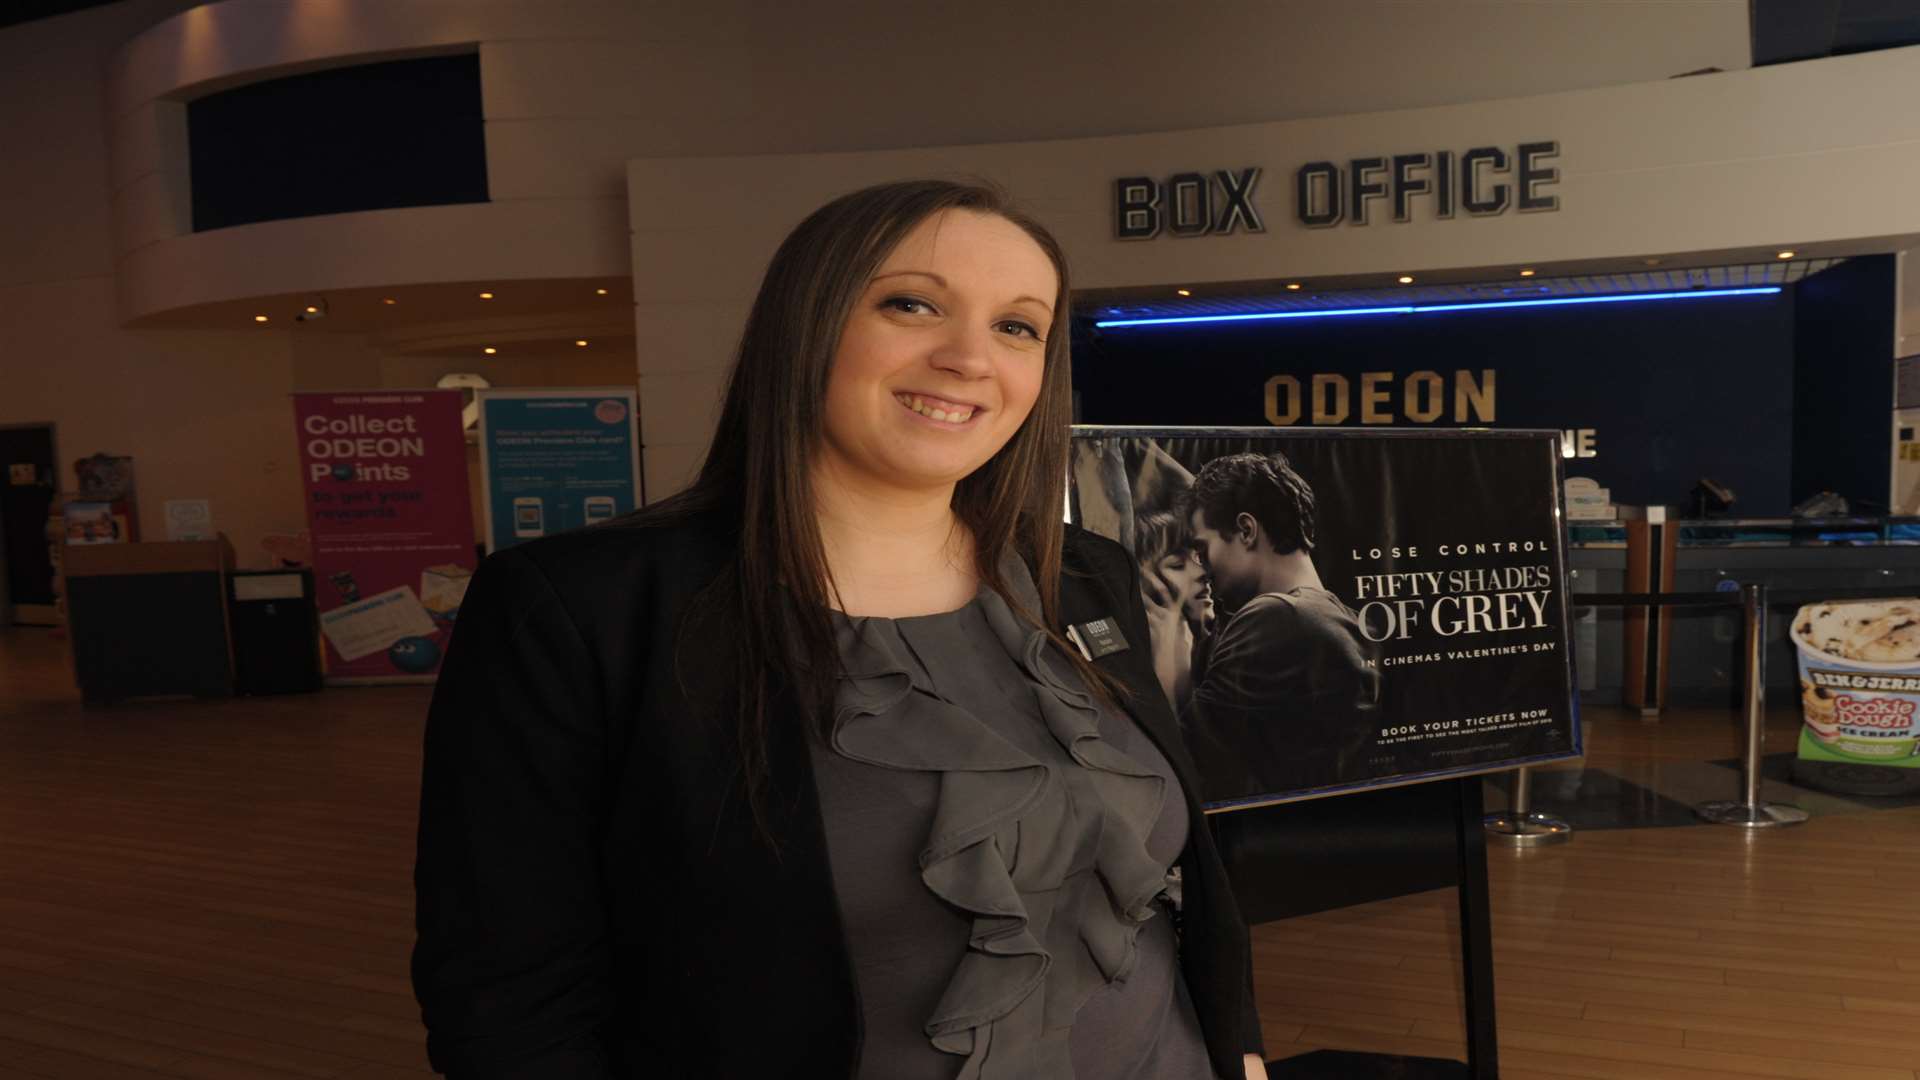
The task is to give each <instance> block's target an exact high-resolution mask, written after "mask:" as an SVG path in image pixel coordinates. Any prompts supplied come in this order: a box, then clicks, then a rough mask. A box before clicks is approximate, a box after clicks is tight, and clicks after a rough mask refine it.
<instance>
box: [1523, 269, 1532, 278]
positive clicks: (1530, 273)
mask: <svg viewBox="0 0 1920 1080" xmlns="http://www.w3.org/2000/svg"><path fill="white" fill-rule="evenodd" d="M1520 276H1521V277H1532V276H1533V271H1532V270H1522V271H1520Z"/></svg>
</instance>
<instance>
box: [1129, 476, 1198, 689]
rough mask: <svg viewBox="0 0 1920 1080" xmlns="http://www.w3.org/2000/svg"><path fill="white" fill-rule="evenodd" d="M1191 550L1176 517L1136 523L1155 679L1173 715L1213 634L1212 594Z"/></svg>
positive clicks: (1193, 680) (1195, 675)
mask: <svg viewBox="0 0 1920 1080" xmlns="http://www.w3.org/2000/svg"><path fill="white" fill-rule="evenodd" d="M1192 546H1193V537H1192V535H1191V534H1190V533H1189V532H1188V531H1187V528H1186V526H1185V525H1184V524H1183V523H1182V522H1181V521H1180V518H1179V517H1178V516H1177V515H1175V514H1172V513H1169V512H1166V511H1161V512H1159V513H1153V514H1142V515H1140V516H1139V517H1137V518H1135V519H1134V524H1133V554H1134V559H1135V561H1137V562H1138V563H1139V564H1140V599H1141V600H1142V601H1143V602H1144V603H1145V605H1146V612H1147V626H1148V630H1149V631H1150V633H1151V634H1152V637H1153V657H1154V674H1155V675H1156V676H1157V677H1158V678H1159V680H1160V688H1161V690H1162V691H1164V692H1165V693H1166V695H1167V700H1168V702H1169V703H1170V704H1171V705H1172V706H1173V710H1174V712H1175V713H1176V714H1178V713H1179V712H1180V710H1181V709H1183V708H1185V707H1186V704H1187V698H1188V697H1189V696H1190V695H1191V694H1192V692H1193V685H1194V684H1195V683H1197V682H1199V681H1200V679H1201V678H1202V677H1204V675H1205V672H1206V662H1207V645H1208V643H1209V641H1210V640H1211V634H1212V633H1213V621H1214V609H1213V590H1212V589H1211V588H1210V587H1209V584H1208V581H1207V570H1206V567H1204V566H1201V565H1200V560H1199V559H1196V558H1194V556H1193V552H1192V550H1191V548H1192Z"/></svg>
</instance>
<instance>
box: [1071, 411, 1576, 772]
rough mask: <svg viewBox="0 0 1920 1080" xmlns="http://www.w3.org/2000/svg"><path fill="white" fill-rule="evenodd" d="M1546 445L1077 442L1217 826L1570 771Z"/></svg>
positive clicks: (1417, 436) (1525, 438)
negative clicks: (1243, 817) (1320, 805)
mask: <svg viewBox="0 0 1920 1080" xmlns="http://www.w3.org/2000/svg"><path fill="white" fill-rule="evenodd" d="M1559 462H1560V448H1559V440H1558V437H1557V433H1554V432H1539V431H1475V432H1404V433H1403V432H1369V431H1347V430H1342V431H1315V432H1306V431H1274V430H1272V429H1263V428H1212V429H1199V428H1143V427H1076V428H1074V440H1073V457H1072V475H1071V481H1070V485H1069V491H1068V507H1067V511H1068V517H1069V518H1070V520H1072V521H1073V522H1074V523H1075V524H1078V525H1081V526H1083V527H1085V528H1087V529H1089V530H1091V531H1093V532H1096V533H1099V534H1101V535H1104V536H1107V537H1110V538H1112V539H1114V540H1117V541H1119V542H1120V544H1121V545H1122V546H1124V547H1126V548H1127V550H1128V551H1130V552H1131V553H1132V554H1133V557H1134V561H1135V562H1136V563H1137V564H1138V566H1139V568H1140V583H1141V600H1142V602H1143V606H1144V608H1145V610H1146V613H1147V622H1148V629H1149V631H1150V635H1151V637H1152V641H1151V642H1150V648H1151V650H1152V654H1153V662H1154V671H1155V674H1156V676H1158V678H1159V681H1160V686H1161V689H1162V691H1164V692H1165V694H1166V695H1167V699H1168V701H1169V703H1170V704H1171V705H1172V706H1173V709H1174V712H1175V714H1176V715H1177V716H1178V717H1179V719H1180V726H1181V731H1182V733H1183V734H1184V736H1185V738H1186V741H1187V746H1188V748H1189V749H1190V750H1191V751H1192V753H1193V757H1194V760H1195V763H1196V764H1197V765H1198V766H1199V770H1200V780H1201V789H1202V796H1203V799H1202V801H1203V802H1204V803H1206V804H1207V806H1208V809H1210V810H1229V809H1243V808H1246V807H1252V806H1260V805H1265V804H1268V803H1272V802H1280V801H1287V800H1292V799H1299V798H1308V797H1315V796H1322V795H1332V794H1338V793H1340V792H1345V791H1353V790H1359V789H1364V788H1369V787H1377V786H1384V785H1391V784H1401V783H1409V782H1416V781H1420V780H1425V779H1434V778H1439V777H1443V776H1461V775H1468V774H1471V773H1481V772H1493V771H1497V770H1502V769H1508V768H1513V767H1515V766H1517V765H1521V764H1534V763H1539V762H1542V761H1550V760H1557V759H1562V758H1571V757H1578V756H1579V754H1580V752H1581V751H1580V724H1579V717H1578V712H1577V705H1576V702H1575V698H1574V694H1573V690H1572V686H1573V683H1572V677H1571V669H1570V660H1569V656H1568V650H1569V647H1570V642H1571V638H1570V635H1569V630H1568V623H1567V608H1566V604H1565V597H1566V595H1567V589H1566V567H1565V544H1564V540H1563V535H1562V530H1561V515H1560V512H1559V498H1560V496H1559V492H1560V468H1559Z"/></svg>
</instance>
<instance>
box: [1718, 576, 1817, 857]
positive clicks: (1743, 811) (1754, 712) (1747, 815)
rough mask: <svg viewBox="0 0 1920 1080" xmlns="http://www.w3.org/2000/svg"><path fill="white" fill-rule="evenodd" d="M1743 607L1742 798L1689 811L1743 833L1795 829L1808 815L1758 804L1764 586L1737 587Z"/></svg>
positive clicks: (1762, 749)
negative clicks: (1743, 725)
mask: <svg viewBox="0 0 1920 1080" xmlns="http://www.w3.org/2000/svg"><path fill="white" fill-rule="evenodd" d="M1741 601H1742V604H1743V606H1744V607H1745V608H1746V624H1747V637H1746V649H1747V654H1746V661H1747V686H1746V714H1747V715H1746V721H1747V730H1746V736H1747V738H1746V749H1745V753H1744V755H1743V760H1742V762H1741V764H1742V773H1741V789H1740V800H1739V801H1738V802H1723V801H1717V802H1705V803H1701V804H1699V805H1698V806H1695V807H1694V808H1693V812H1694V813H1695V814H1697V815H1699V816H1700V817H1701V818H1702V819H1703V820H1706V821H1711V822H1713V823H1714V824H1716V825H1734V826H1738V827H1740V828H1743V829H1768V828H1774V827H1776V826H1781V825H1798V824H1800V823H1801V822H1804V821H1806V820H1807V812H1806V811H1805V810H1802V809H1800V808H1799V807H1797V806H1791V805H1788V804H1786V803H1770V802H1762V801H1761V800H1760V764H1761V761H1762V760H1763V758H1764V757H1765V752H1766V711H1767V587H1766V586H1765V585H1762V584H1758V583H1749V584H1747V585H1745V586H1744V587H1742V589H1741Z"/></svg>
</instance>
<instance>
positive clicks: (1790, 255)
mask: <svg viewBox="0 0 1920 1080" xmlns="http://www.w3.org/2000/svg"><path fill="white" fill-rule="evenodd" d="M1778 257H1779V258H1782V259H1791V258H1793V252H1791V251H1783V252H1781V253H1780V254H1779V256H1778Z"/></svg>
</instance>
